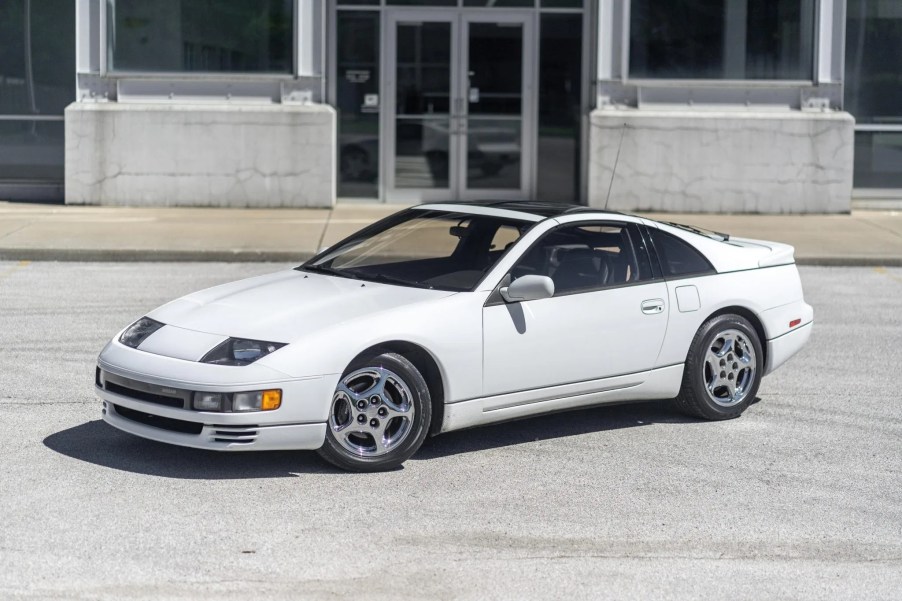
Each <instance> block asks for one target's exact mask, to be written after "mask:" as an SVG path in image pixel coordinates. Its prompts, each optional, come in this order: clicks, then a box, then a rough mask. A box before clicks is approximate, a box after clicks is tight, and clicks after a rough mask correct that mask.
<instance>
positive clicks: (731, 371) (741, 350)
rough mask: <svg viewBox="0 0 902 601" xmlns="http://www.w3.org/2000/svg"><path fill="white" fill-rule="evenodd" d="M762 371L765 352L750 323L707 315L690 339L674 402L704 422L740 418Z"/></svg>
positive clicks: (759, 382) (722, 316)
mask: <svg viewBox="0 0 902 601" xmlns="http://www.w3.org/2000/svg"><path fill="white" fill-rule="evenodd" d="M731 351H732V352H731ZM720 353H723V355H722V356H721V355H720ZM714 367H716V368H717V370H718V371H713V370H712V368H714ZM763 369H764V353H763V352H762V350H761V341H760V339H759V338H758V333H757V332H756V331H755V328H754V327H753V326H752V324H751V323H749V321H748V320H747V319H745V318H744V317H741V316H739V315H718V316H716V317H712V318H711V319H709V320H708V321H706V322H705V323H703V324H702V326H701V327H700V328H699V329H698V332H696V334H695V338H693V340H692V345H691V346H690V347H689V355H688V356H687V357H686V365H685V368H684V370H683V384H682V386H681V388H680V394H679V395H678V396H677V397H676V399H674V404H675V405H676V407H677V409H678V410H679V411H681V412H683V413H686V414H688V415H692V416H694V417H700V418H703V419H709V420H723V419H732V418H734V417H739V416H740V415H742V412H743V411H745V410H746V408H748V406H749V405H750V404H751V403H752V401H754V399H755V395H756V394H758V386H759V385H760V384H761V373H762V371H763ZM738 384H741V386H740V385H738Z"/></svg>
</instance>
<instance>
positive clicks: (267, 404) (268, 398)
mask: <svg viewBox="0 0 902 601" xmlns="http://www.w3.org/2000/svg"><path fill="white" fill-rule="evenodd" d="M281 404H282V391H281V390H258V391H256V392H236V393H235V394H234V395H233V396H232V411H272V410H273V409H278V408H279V405H281Z"/></svg>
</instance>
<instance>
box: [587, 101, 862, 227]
mask: <svg viewBox="0 0 902 601" xmlns="http://www.w3.org/2000/svg"><path fill="white" fill-rule="evenodd" d="M854 124H855V123H854V119H853V118H852V116H851V115H849V114H848V113H843V112H802V111H788V110H787V111H760V112H752V111H730V112H711V111H702V110H681V111H676V110H674V111H665V110H646V109H641V110H639V109H620V108H612V109H599V110H596V111H594V112H593V113H592V115H591V131H590V135H589V195H588V196H589V205H590V206H594V207H605V206H607V208H608V209H612V210H618V211H639V210H643V211H668V212H705V213H712V212H714V213H837V212H848V211H849V210H850V207H851V196H852V166H853V160H852V159H853V151H854V140H853V135H854ZM615 165H616V168H615Z"/></svg>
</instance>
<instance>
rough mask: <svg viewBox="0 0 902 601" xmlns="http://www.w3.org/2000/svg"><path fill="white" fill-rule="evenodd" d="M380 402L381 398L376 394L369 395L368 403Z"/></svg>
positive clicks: (375, 403)
mask: <svg viewBox="0 0 902 601" xmlns="http://www.w3.org/2000/svg"><path fill="white" fill-rule="evenodd" d="M381 402H382V399H380V398H379V397H377V396H373V397H370V403H372V404H373V405H378V404H379V403H381Z"/></svg>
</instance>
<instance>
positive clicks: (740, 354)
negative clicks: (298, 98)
mask: <svg viewBox="0 0 902 601" xmlns="http://www.w3.org/2000/svg"><path fill="white" fill-rule="evenodd" d="M812 324H813V311H812V308H811V307H810V306H809V305H808V304H806V303H805V301H804V300H803V297H802V286H801V283H800V281H799V274H798V271H797V269H796V266H795V263H794V260H793V249H792V247H791V246H787V245H785V244H780V243H776V242H764V241H760V240H747V239H738V238H731V237H729V236H726V235H722V234H717V233H714V232H707V231H702V230H698V229H696V228H692V227H687V226H681V225H676V224H667V223H661V222H656V221H653V220H650V219H644V218H641V217H635V216H630V215H622V214H619V213H610V212H604V211H599V210H594V209H590V208H587V207H575V206H569V205H558V204H541V203H524V202H501V201H499V202H482V203H454V204H427V205H421V206H415V207H411V208H408V209H405V210H403V211H401V212H399V213H396V214H395V215H392V216H390V217H387V218H386V219H383V220H382V221H379V222H378V223H375V224H373V225H371V226H369V227H367V228H365V229H364V230H362V231H360V232H359V233H357V234H355V235H353V236H351V237H349V238H347V239H346V240H344V241H342V242H340V243H338V244H336V245H335V246H333V247H331V248H329V249H327V250H326V251H324V252H322V253H320V254H319V255H317V256H315V257H313V258H312V259H310V260H309V261H307V262H306V263H304V264H303V265H301V266H300V267H297V268H296V269H291V270H287V271H280V272H277V273H273V274H270V275H265V276H260V277H255V278H250V279H247V280H242V281H238V282H233V283H230V284H224V285H222V286H217V287H215V288H210V289H208V290H203V291H201V292H196V293H194V294H190V295H188V296H186V297H183V298H180V299H177V300H174V301H172V302H170V303H168V304H166V305H163V306H162V307H160V308H158V309H155V310H154V311H152V312H150V313H148V314H147V316H145V317H142V318H141V319H139V320H138V321H136V322H135V323H133V324H132V325H130V326H128V327H127V328H125V329H124V330H123V331H122V332H120V333H119V334H118V335H117V336H116V337H115V338H114V339H113V340H112V341H111V342H110V343H109V344H107V346H106V348H104V349H103V351H102V352H101V353H100V357H99V360H98V366H97V374H96V391H97V394H98V396H99V397H100V398H101V399H102V401H103V410H102V411H103V418H104V420H106V422H107V423H109V424H111V425H113V426H115V427H116V428H119V429H121V430H124V431H126V432H130V433H132V434H136V435H138V436H143V437H145V438H150V439H153V440H158V441H162V442H168V443H172V444H177V445H184V446H188V447H197V448H201V449H215V450H224V451H237V450H270V449H317V450H318V451H319V454H320V455H321V456H322V457H323V458H325V459H326V460H327V461H329V462H331V463H333V464H335V465H336V466H339V467H341V468H345V469H348V470H357V471H375V470H385V469H390V468H394V467H397V466H399V465H400V464H401V463H403V462H404V461H405V460H406V459H407V458H409V457H410V456H411V455H413V453H415V452H416V450H417V449H418V448H419V447H420V445H421V444H422V442H423V440H424V438H425V437H426V436H427V434H430V433H431V434H438V433H441V432H448V431H450V430H457V429H460V428H468V427H471V426H479V425H482V424H488V423H492V422H499V421H504V420H512V419H516V418H521V417H526V416H530V415H536V414H539V413H545V412H549V411H559V410H567V409H574V408H577V407H585V406H589V405H599V404H603V403H622V402H626V401H639V400H650V399H674V403H675V406H676V407H677V408H678V409H680V410H681V411H684V412H686V413H689V414H691V415H694V416H698V417H701V418H705V419H712V420H719V419H728V418H733V417H737V416H738V415H740V414H741V413H742V412H743V411H744V410H745V409H746V408H747V407H748V406H749V404H750V403H751V402H752V401H753V400H754V398H755V394H756V392H757V390H758V385H759V384H760V382H761V378H762V377H763V376H765V375H767V374H769V373H770V372H772V371H773V370H775V369H776V368H777V367H779V366H780V365H782V364H783V363H784V362H785V361H786V360H787V359H788V358H789V357H791V356H792V355H793V354H795V353H796V352H797V351H798V350H799V349H801V348H802V346H803V345H804V344H805V342H806V341H807V340H808V338H809V336H810V335H811V328H812ZM511 427H516V426H511Z"/></svg>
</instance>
